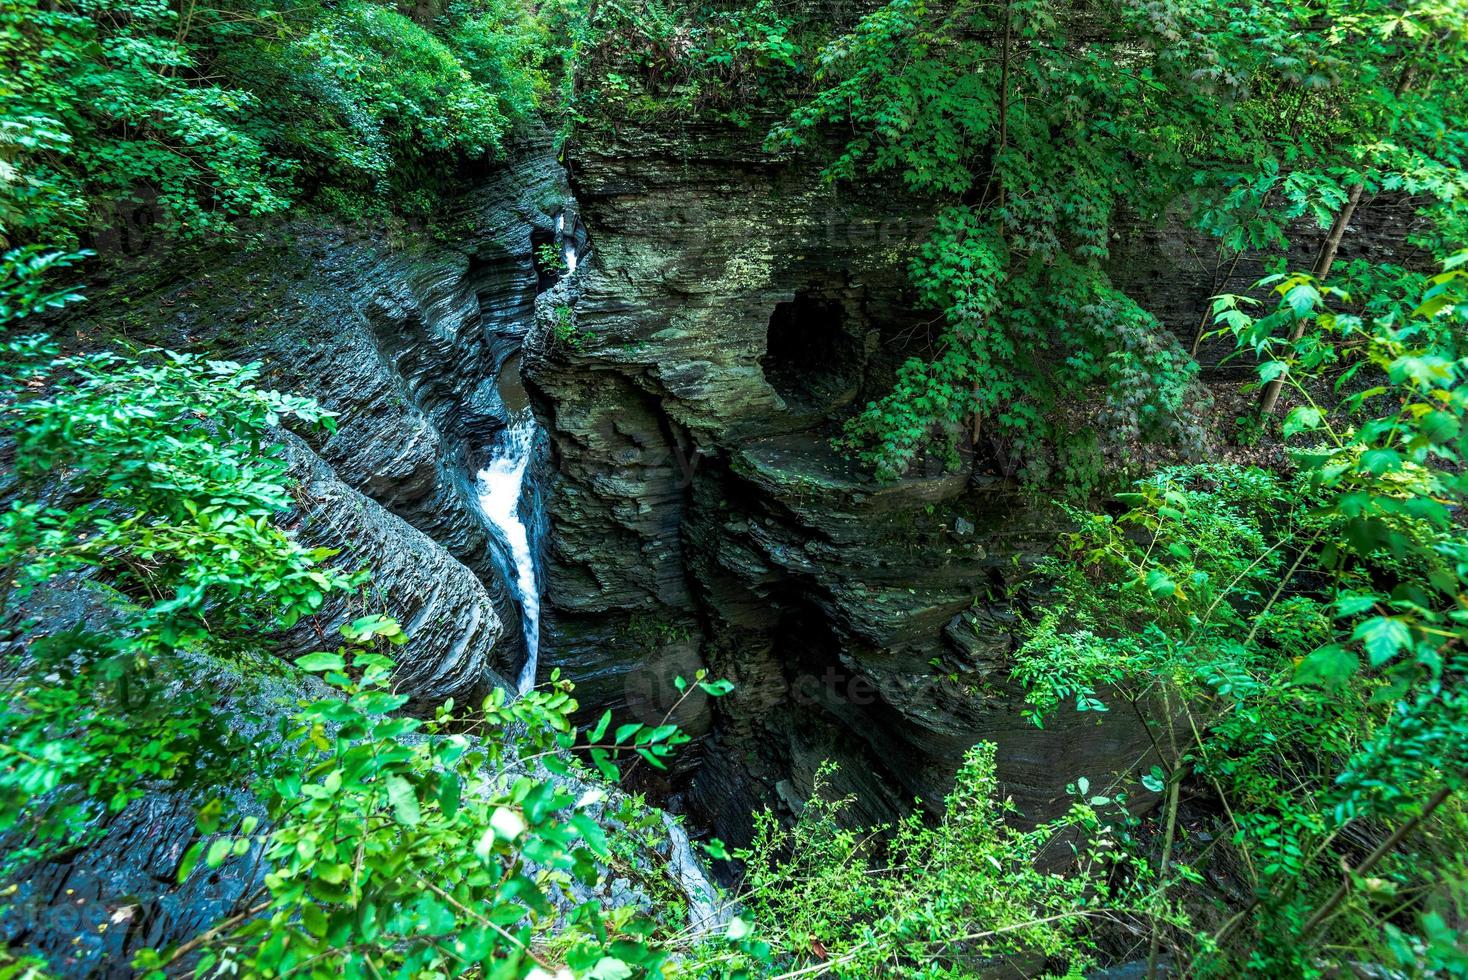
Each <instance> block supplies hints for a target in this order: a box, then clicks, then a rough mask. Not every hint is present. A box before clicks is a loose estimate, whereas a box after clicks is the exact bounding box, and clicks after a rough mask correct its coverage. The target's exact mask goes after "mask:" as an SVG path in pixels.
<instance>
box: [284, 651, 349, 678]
mask: <svg viewBox="0 0 1468 980" xmlns="http://www.w3.org/2000/svg"><path fill="white" fill-rule="evenodd" d="M296 666H297V667H299V668H301V669H302V670H306V671H310V672H311V673H313V674H319V673H321V672H322V671H326V670H346V669H347V662H346V661H345V660H343V659H342V656H341V654H339V653H308V654H306V655H305V656H304V657H297V658H296Z"/></svg>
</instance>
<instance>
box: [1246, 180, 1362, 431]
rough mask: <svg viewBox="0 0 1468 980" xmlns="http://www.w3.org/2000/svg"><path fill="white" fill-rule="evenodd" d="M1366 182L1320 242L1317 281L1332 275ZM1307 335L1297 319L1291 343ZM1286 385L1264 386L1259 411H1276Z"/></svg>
mask: <svg viewBox="0 0 1468 980" xmlns="http://www.w3.org/2000/svg"><path fill="white" fill-rule="evenodd" d="M1365 188H1366V185H1365V183H1360V184H1356V185H1354V186H1352V187H1351V195H1350V197H1348V198H1346V206H1345V207H1343V208H1341V213H1340V214H1338V215H1336V216H1335V222H1334V223H1333V224H1332V225H1331V226H1330V233H1329V234H1327V235H1326V236H1325V241H1324V242H1322V243H1321V244H1320V252H1319V254H1317V255H1316V256H1315V266H1314V268H1312V269H1311V270H1310V275H1312V276H1314V277H1315V280H1316V281H1317V282H1319V281H1321V280H1323V279H1324V278H1325V277H1326V276H1328V275H1330V267H1331V266H1332V265H1334V264H1335V256H1336V253H1337V252H1339V251H1340V248H1341V239H1342V238H1344V237H1345V235H1346V228H1347V227H1348V226H1349V225H1350V223H1351V216H1352V215H1354V214H1355V213H1356V205H1358V204H1360V203H1361V193H1362V192H1363V191H1364V190H1365ZM1303 336H1305V320H1304V319H1303V318H1302V319H1299V320H1296V321H1295V325H1294V327H1293V328H1291V330H1290V343H1291V344H1294V343H1296V342H1297V341H1298V340H1299V339H1300V338H1301V337H1303ZM1283 387H1284V378H1283V377H1279V378H1275V379H1274V380H1273V381H1271V382H1269V384H1267V385H1265V386H1264V394H1263V395H1261V396H1260V397H1259V411H1260V412H1262V413H1263V414H1265V415H1270V414H1272V413H1273V412H1274V406H1275V405H1276V404H1277V403H1278V402H1279V392H1280V389H1281V388H1283Z"/></svg>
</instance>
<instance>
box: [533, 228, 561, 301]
mask: <svg viewBox="0 0 1468 980" xmlns="http://www.w3.org/2000/svg"><path fill="white" fill-rule="evenodd" d="M559 254H560V247H559V246H558V245H557V244H556V233H555V232H553V231H550V230H549V229H541V228H532V229H531V230H530V259H531V261H532V262H533V263H534V264H535V292H536V295H539V294H540V293H543V292H545V291H546V290H547V289H549V288H551V287H552V286H554V285H555V284H556V282H557V281H558V280H559V279H560V278H561V273H562V272H563V271H564V270H563V269H562V267H561V265H560V263H559V260H558V259H557V258H556V256H558V255H559Z"/></svg>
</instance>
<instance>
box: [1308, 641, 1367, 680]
mask: <svg viewBox="0 0 1468 980" xmlns="http://www.w3.org/2000/svg"><path fill="white" fill-rule="evenodd" d="M1359 667H1360V661H1359V660H1358V659H1357V658H1356V655H1355V654H1354V653H1352V652H1351V651H1350V650H1348V649H1346V648H1345V647H1343V646H1339V645H1336V644H1331V645H1329V646H1323V647H1321V648H1320V649H1318V650H1316V651H1315V652H1313V653H1311V654H1310V655H1309V656H1308V657H1306V658H1305V659H1304V660H1301V661H1300V663H1299V664H1298V665H1297V666H1296V667H1295V683H1296V684H1319V685H1321V686H1323V687H1336V686H1338V685H1340V684H1342V683H1344V682H1345V681H1347V680H1349V679H1350V678H1351V675H1353V674H1355V673H1356V670H1357V669H1358V668H1359Z"/></svg>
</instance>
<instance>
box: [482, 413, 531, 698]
mask: <svg viewBox="0 0 1468 980" xmlns="http://www.w3.org/2000/svg"><path fill="white" fill-rule="evenodd" d="M538 431H539V428H538V426H537V425H536V422H535V414H534V413H533V412H532V411H531V410H530V406H529V405H523V406H521V407H520V408H519V409H518V410H516V411H515V413H514V415H512V416H511V418H510V424H509V425H508V426H506V428H505V429H504V431H503V432H501V433H500V437H499V439H498V440H496V442H495V446H494V450H493V452H492V454H491V457H490V462H489V465H488V466H486V467H485V468H484V469H482V470H480V471H479V507H480V509H481V510H482V511H483V512H484V516H485V517H486V518H488V519H489V523H490V524H491V526H492V527H493V528H494V530H495V532H496V535H497V536H498V537H499V540H500V543H501V544H503V545H504V546H505V548H506V550H507V551H508V552H509V555H510V560H511V562H512V563H513V564H514V573H515V582H514V584H515V591H516V595H517V598H518V599H519V602H520V623H521V625H522V627H523V628H524V633H525V663H524V665H523V666H522V667H521V668H520V676H519V678H518V679H517V680H516V684H515V687H516V690H518V691H519V692H520V693H521V694H523V693H525V692H526V691H528V690H530V688H532V687H534V686H535V671H536V667H537V665H538V662H539V659H540V583H539V580H538V577H537V575H536V568H535V552H534V551H533V550H532V549H531V546H530V532H529V529H528V528H526V526H525V521H524V519H523V518H522V517H521V515H520V496H521V492H522V490H523V489H524V487H525V473H526V470H528V469H529V466H530V456H531V454H532V452H533V451H534V448H535V437H536V434H537V433H538Z"/></svg>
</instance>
